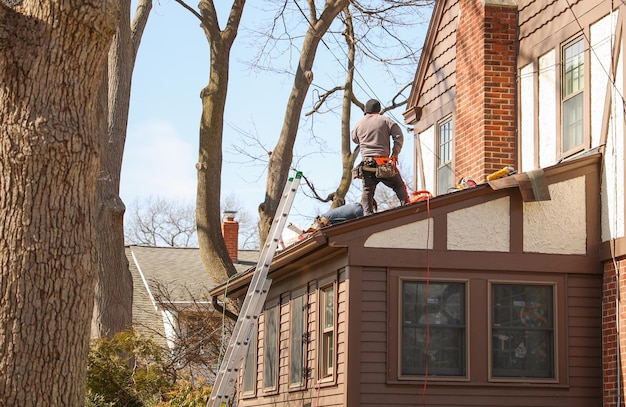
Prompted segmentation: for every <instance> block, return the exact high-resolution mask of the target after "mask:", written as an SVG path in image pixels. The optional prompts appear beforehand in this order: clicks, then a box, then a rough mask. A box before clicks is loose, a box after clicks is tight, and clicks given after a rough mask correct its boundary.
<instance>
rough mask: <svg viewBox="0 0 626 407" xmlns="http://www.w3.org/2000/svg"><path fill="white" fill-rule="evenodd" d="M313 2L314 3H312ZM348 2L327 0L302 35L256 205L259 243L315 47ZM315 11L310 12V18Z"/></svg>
mask: <svg viewBox="0 0 626 407" xmlns="http://www.w3.org/2000/svg"><path fill="white" fill-rule="evenodd" d="M311 3H313V2H311ZM348 3H349V1H348V0H326V4H325V5H324V9H323V10H322V13H321V14H320V16H319V18H318V19H314V18H311V21H310V24H309V28H308V30H307V32H306V35H305V36H304V42H303V44H302V51H301V52H300V62H299V64H298V68H297V70H296V75H295V78H294V81H293V86H292V88H291V94H290V95H289V100H288V102H287V108H286V110H285V117H284V119H283V127H282V129H281V131H280V137H279V139H278V143H277V144H276V147H274V150H273V151H272V155H271V156H270V161H269V166H268V169H267V184H266V188H265V201H264V202H263V203H262V204H261V205H259V217H260V220H259V234H260V237H261V244H262V245H263V243H264V242H265V240H266V239H267V235H268V234H269V231H270V228H271V226H272V221H273V219H274V216H275V215H276V210H277V209H278V204H279V203H280V199H281V197H282V193H283V189H284V188H285V183H286V182H287V178H288V177H289V170H290V167H291V160H292V159H293V146H294V144H295V142H296V135H297V133H298V126H299V124H300V114H301V113H302V105H303V104H304V99H305V98H306V95H307V92H308V90H309V86H310V85H311V82H312V81H313V72H311V68H312V67H313V62H314V60H315V54H316V52H317V46H318V45H319V43H320V41H321V40H322V36H323V35H324V34H325V33H326V31H327V30H328V27H330V25H331V24H332V22H333V20H334V19H335V17H337V15H338V14H339V13H340V12H341V10H343V9H344V8H345V7H347V6H348ZM314 13H315V11H314V10H310V14H311V15H313V14H314Z"/></svg>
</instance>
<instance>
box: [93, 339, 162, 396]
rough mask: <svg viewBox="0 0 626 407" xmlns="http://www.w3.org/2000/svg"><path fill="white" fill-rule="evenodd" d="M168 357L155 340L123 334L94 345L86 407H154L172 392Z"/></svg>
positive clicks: (96, 342)
mask: <svg viewBox="0 0 626 407" xmlns="http://www.w3.org/2000/svg"><path fill="white" fill-rule="evenodd" d="M167 362H168V361H167V357H166V356H165V354H164V351H163V349H162V348H160V347H159V346H158V345H157V344H156V343H155V342H154V341H153V340H152V339H149V338H145V337H142V336H140V335H138V334H136V333H135V332H133V331H131V332H122V333H119V334H117V335H115V336H114V337H112V338H110V339H98V340H96V341H94V342H93V343H92V346H91V350H90V352H89V360H88V365H87V392H86V404H85V405H86V406H99V407H100V406H111V407H142V406H154V405H156V404H157V403H158V402H159V401H160V400H161V399H162V395H163V394H164V393H165V392H169V391H170V389H171V388H172V384H171V383H172V381H173V380H172V375H171V374H169V373H168V370H167Z"/></svg>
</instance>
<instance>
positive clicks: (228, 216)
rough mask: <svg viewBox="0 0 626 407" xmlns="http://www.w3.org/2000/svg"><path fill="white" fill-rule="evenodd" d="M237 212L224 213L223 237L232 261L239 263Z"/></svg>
mask: <svg viewBox="0 0 626 407" xmlns="http://www.w3.org/2000/svg"><path fill="white" fill-rule="evenodd" d="M236 213H237V212H236V211H224V220H223V221H222V236H224V242H226V250H228V254H229V255H230V259H231V260H232V261H233V263H234V262H236V261H237V258H238V256H239V222H237V221H236V220H235V214H236Z"/></svg>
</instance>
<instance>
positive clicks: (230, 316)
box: [211, 295, 239, 322]
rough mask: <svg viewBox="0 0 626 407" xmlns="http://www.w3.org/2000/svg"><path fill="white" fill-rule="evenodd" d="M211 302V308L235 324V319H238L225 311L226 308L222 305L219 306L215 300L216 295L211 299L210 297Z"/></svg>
mask: <svg viewBox="0 0 626 407" xmlns="http://www.w3.org/2000/svg"><path fill="white" fill-rule="evenodd" d="M211 302H212V304H213V308H215V309H216V310H217V311H218V312H219V313H220V314H222V315H226V316H227V317H228V318H230V319H232V320H233V321H235V322H237V319H238V318H239V317H238V316H237V315H235V314H234V313H232V312H231V311H229V310H228V309H226V307H223V306H222V304H220V303H219V301H218V300H217V295H214V296H213V297H211Z"/></svg>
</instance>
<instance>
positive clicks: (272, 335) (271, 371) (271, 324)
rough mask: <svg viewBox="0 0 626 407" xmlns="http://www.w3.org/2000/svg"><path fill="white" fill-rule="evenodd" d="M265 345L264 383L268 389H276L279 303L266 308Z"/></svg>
mask: <svg viewBox="0 0 626 407" xmlns="http://www.w3.org/2000/svg"><path fill="white" fill-rule="evenodd" d="M264 334H265V336H264V347H263V352H264V353H263V384H264V387H265V389H267V390H275V389H276V387H277V386H276V385H277V383H276V381H277V378H278V305H275V306H273V307H271V308H268V309H266V310H265V330H264Z"/></svg>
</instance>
